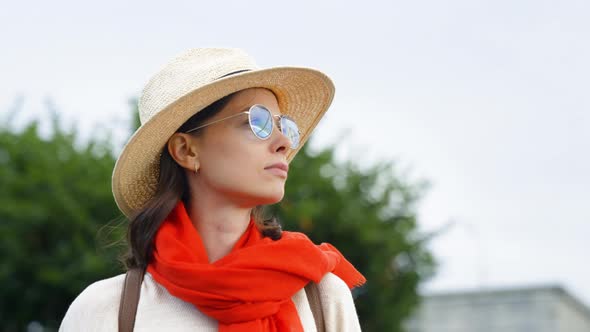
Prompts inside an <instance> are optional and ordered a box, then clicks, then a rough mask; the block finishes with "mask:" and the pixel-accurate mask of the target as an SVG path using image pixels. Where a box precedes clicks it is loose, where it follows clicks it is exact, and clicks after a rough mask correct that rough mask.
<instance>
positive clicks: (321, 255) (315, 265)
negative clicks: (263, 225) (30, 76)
mask: <svg viewBox="0 0 590 332" xmlns="http://www.w3.org/2000/svg"><path fill="white" fill-rule="evenodd" d="M153 257H154V259H153V261H152V262H151V263H150V264H149V266H148V269H147V270H148V272H150V273H151V275H152V276H153V277H154V279H155V280H156V281H157V282H158V283H160V284H161V285H162V286H164V287H165V288H166V289H167V290H168V291H169V292H170V294H172V295H174V296H176V297H178V298H181V299H182V300H184V301H186V302H190V303H192V304H194V305H195V306H196V307H197V308H199V310H201V312H203V313H205V314H206V315H208V316H210V317H212V318H214V319H216V320H217V321H219V331H221V332H230V331H293V332H297V331H303V327H302V325H301V321H300V320H299V316H298V314H297V310H296V308H295V304H294V303H293V301H292V300H291V297H292V296H293V295H294V294H295V293H297V292H298V291H299V290H301V289H302V288H303V287H304V286H305V285H306V284H307V283H308V282H309V281H314V282H316V283H317V282H319V281H320V280H321V279H322V277H323V276H324V275H325V274H326V273H328V272H333V273H334V274H336V275H337V276H339V277H340V278H341V279H342V280H344V282H346V284H347V285H348V286H349V287H350V288H353V287H355V286H360V285H362V284H363V283H364V282H365V278H364V277H363V275H362V274H360V273H359V272H358V271H357V270H356V269H355V268H354V267H353V266H352V264H350V263H349V262H348V261H347V260H346V258H344V256H342V254H341V253H340V252H339V251H338V250H337V249H336V248H334V247H333V246H332V245H330V244H327V243H323V244H321V245H315V244H313V242H311V240H309V238H308V237H307V236H306V235H305V234H303V233H297V232H287V231H283V236H282V238H281V239H280V240H278V241H273V240H272V239H270V238H267V237H262V235H261V233H260V232H259V231H258V229H257V227H256V225H255V224H254V221H253V220H250V224H249V225H248V228H247V229H246V231H245V232H244V234H243V235H242V236H241V237H240V239H239V240H238V241H237V242H236V244H235V245H234V247H233V249H232V251H231V252H230V253H229V254H228V255H226V256H225V257H223V258H221V259H220V260H218V261H216V262H214V263H211V264H210V263H209V260H208V257H207V252H206V251H205V247H204V245H203V242H202V240H201V237H200V235H199V233H198V232H197V230H196V229H195V227H194V226H193V224H192V222H191V220H190V218H189V216H188V214H187V212H186V209H185V207H184V204H183V203H182V201H180V202H179V203H178V205H177V206H176V207H175V208H174V210H172V212H171V213H170V215H169V216H168V217H167V218H166V220H165V221H164V222H163V224H162V226H161V227H160V229H159V230H158V232H157V234H156V237H155V241H154V256H153Z"/></svg>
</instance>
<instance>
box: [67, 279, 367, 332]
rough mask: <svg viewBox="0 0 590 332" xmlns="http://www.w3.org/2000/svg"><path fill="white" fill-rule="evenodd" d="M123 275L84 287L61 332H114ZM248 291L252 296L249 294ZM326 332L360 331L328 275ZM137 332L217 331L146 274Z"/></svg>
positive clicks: (302, 309)
mask: <svg viewBox="0 0 590 332" xmlns="http://www.w3.org/2000/svg"><path fill="white" fill-rule="evenodd" d="M124 280H125V275H124V274H121V275H118V276H116V277H113V278H109V279H105V280H100V281H97V282H95V283H93V284H92V285H90V286H88V287H87V288H86V289H85V290H84V291H83V292H82V293H80V295H78V297H77V298H76V299H75V300H74V302H72V304H71V305H70V308H69V309H68V311H67V313H66V315H65V317H64V319H63V321H62V322H61V326H60V328H59V331H60V332H72V331H89V332H92V331H117V328H118V327H117V319H118V315H119V301H120V300H121V291H122V289H123V282H124ZM252 291H256V290H255V289H253V290H252ZM318 291H319V294H320V298H321V303H322V309H323V314H324V320H325V326H326V332H348V331H360V326H359V321H358V316H357V314H356V309H355V307H354V302H353V299H352V295H351V293H350V290H349V288H348V286H346V284H345V283H344V281H342V279H340V278H339V277H337V276H336V275H334V274H332V273H328V274H327V275H326V276H325V277H324V278H323V279H322V280H321V282H320V283H319V284H318ZM292 299H293V302H295V306H296V308H297V313H298V314H299V318H300V319H301V322H302V325H303V329H304V330H305V331H306V332H308V331H311V332H316V327H315V322H314V319H313V314H312V311H311V308H310V305H309V302H308V301H307V296H306V295H305V290H304V289H301V290H300V291H299V292H297V293H296V294H295V295H294V296H293V297H292ZM135 331H187V332H188V331H190V332H195V331H211V332H213V331H217V321H215V320H214V319H213V318H210V317H208V316H206V315H205V314H203V313H202V312H200V311H199V310H198V309H197V308H196V307H195V306H193V305H192V304H190V303H188V302H185V301H183V300H181V299H179V298H177V297H175V296H173V295H171V294H170V293H168V291H167V290H166V289H165V288H164V287H163V286H162V285H160V284H158V283H157V282H156V281H155V280H154V279H153V278H152V276H151V275H150V274H149V273H146V275H145V278H144V281H143V284H142V285H141V295H140V299H139V305H138V307H137V316H136V321H135Z"/></svg>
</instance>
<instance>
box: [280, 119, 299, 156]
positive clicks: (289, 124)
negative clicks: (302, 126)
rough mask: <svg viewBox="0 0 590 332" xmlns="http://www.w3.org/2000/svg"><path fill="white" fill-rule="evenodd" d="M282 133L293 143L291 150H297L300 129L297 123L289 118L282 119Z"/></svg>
mask: <svg viewBox="0 0 590 332" xmlns="http://www.w3.org/2000/svg"><path fill="white" fill-rule="evenodd" d="M281 131H282V132H283V135H285V136H287V138H289V140H290V141H291V149H297V148H298V147H299V128H298V127H297V124H296V123H295V121H293V119H291V118H288V117H282V118H281Z"/></svg>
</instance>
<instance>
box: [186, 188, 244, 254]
mask: <svg viewBox="0 0 590 332" xmlns="http://www.w3.org/2000/svg"><path fill="white" fill-rule="evenodd" d="M251 211H252V209H249V208H241V207H237V206H232V205H228V204H227V202H225V204H222V203H221V202H219V201H217V202H215V201H214V200H211V199H207V197H205V196H203V195H200V196H199V198H198V199H193V200H191V202H190V204H189V206H188V207H187V213H188V215H189V216H190V218H191V221H192V223H193V225H194V226H195V228H196V229H197V231H198V232H199V235H200V236H201V239H202V240H203V245H204V246H205V250H207V257H209V263H213V262H215V261H217V260H219V259H221V258H222V257H224V256H225V255H227V254H229V252H230V251H231V250H232V248H233V247H234V245H235V244H236V242H237V241H238V240H239V239H240V237H241V236H242V234H244V232H245V231H246V229H247V228H248V224H249V223H250V214H251Z"/></svg>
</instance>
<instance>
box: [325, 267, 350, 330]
mask: <svg viewBox="0 0 590 332" xmlns="http://www.w3.org/2000/svg"><path fill="white" fill-rule="evenodd" d="M318 292H319V295H320V301H321V305H322V312H323V316H324V322H325V325H326V331H341V332H346V331H360V324H359V320H358V316H357V313H356V308H355V305H354V300H353V298H352V293H351V291H350V288H348V286H347V285H346V283H345V282H344V281H343V280H342V279H340V278H339V277H338V276H337V275H335V274H333V273H331V272H330V273H327V274H326V275H325V276H324V277H323V278H322V280H320V282H319V284H318Z"/></svg>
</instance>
